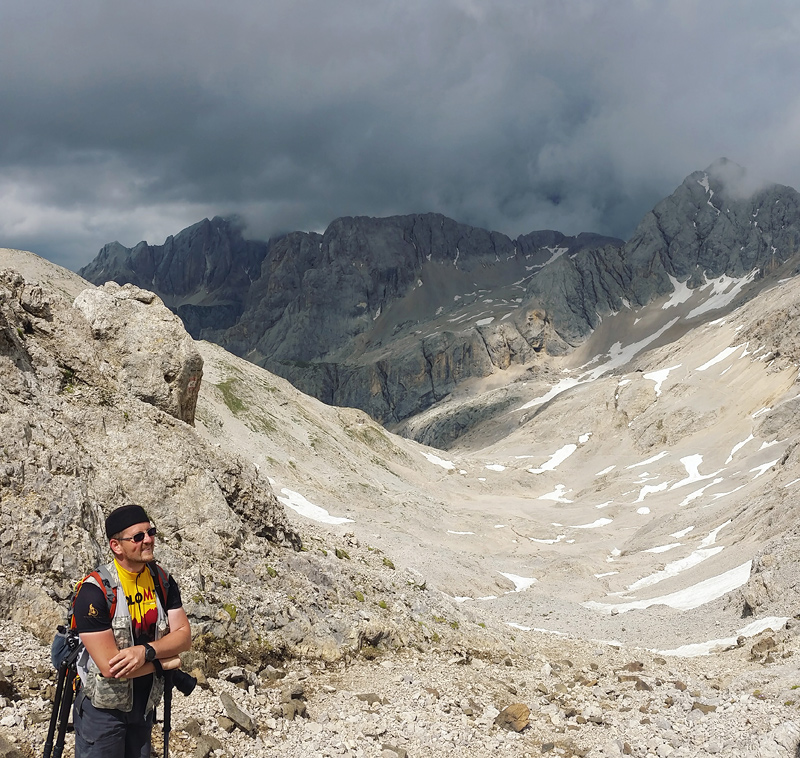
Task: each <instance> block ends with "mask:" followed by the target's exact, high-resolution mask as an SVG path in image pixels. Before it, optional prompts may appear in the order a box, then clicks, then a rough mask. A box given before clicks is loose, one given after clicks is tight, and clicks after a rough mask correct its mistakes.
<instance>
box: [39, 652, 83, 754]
mask: <svg viewBox="0 0 800 758" xmlns="http://www.w3.org/2000/svg"><path fill="white" fill-rule="evenodd" d="M66 644H67V646H68V649H69V653H68V654H67V656H66V657H65V658H64V660H63V661H61V663H60V664H59V666H58V682H57V684H56V694H55V697H54V698H53V712H52V714H51V715H50V726H49V727H48V729H47V739H46V740H45V743H44V758H51V756H53V758H60V756H61V753H62V752H63V751H64V739H65V735H66V732H67V721H68V720H69V708H70V705H72V697H73V687H74V683H75V674H76V671H75V661H76V659H77V658H78V653H79V647H78V641H77V639H72V638H69V639H68V640H67V643H66ZM65 692H67V693H68V695H67V697H66V700H65V699H64V693H65ZM65 703H66V707H64V705H65ZM57 727H58V738H57V739H56V743H55V745H56V750H55V752H53V737H54V736H55V733H56V728H57Z"/></svg>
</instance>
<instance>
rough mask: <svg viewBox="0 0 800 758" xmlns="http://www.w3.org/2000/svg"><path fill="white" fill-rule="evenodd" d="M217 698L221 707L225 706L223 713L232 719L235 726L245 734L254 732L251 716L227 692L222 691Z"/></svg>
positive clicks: (254, 727)
mask: <svg viewBox="0 0 800 758" xmlns="http://www.w3.org/2000/svg"><path fill="white" fill-rule="evenodd" d="M219 699H220V702H221V703H222V706H223V708H225V713H226V714H227V716H228V718H229V719H230V720H231V721H233V722H234V724H236V726H238V727H239V728H240V729H241V730H242V731H243V732H246V733H247V734H250V735H254V734H255V733H256V725H255V722H254V721H253V717H252V716H251V715H250V714H249V713H247V712H245V711H243V710H242V709H241V708H240V707H239V706H238V705H237V704H236V701H234V699H233V698H232V697H231V696H230V695H229V694H228V693H227V692H223V693H222V694H221V695H220V696H219Z"/></svg>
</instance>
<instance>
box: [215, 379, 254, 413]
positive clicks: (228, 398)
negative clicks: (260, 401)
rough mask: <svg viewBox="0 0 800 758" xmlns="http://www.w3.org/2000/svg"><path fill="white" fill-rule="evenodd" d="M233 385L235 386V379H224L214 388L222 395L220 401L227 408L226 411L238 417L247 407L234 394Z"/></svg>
mask: <svg viewBox="0 0 800 758" xmlns="http://www.w3.org/2000/svg"><path fill="white" fill-rule="evenodd" d="M234 384H236V379H226V380H225V381H224V382H220V383H219V384H217V385H215V386H216V388H217V389H218V390H219V391H220V392H221V393H222V399H223V400H224V402H225V405H227V406H228V410H229V411H230V412H231V413H232V414H233V415H234V416H238V415H239V414H240V413H243V412H244V411H245V410H246V408H247V406H246V405H245V404H244V402H243V401H242V399H241V398H240V397H239V396H238V395H237V394H236V393H235V392H234V390H233V386H234Z"/></svg>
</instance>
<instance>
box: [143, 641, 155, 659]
mask: <svg viewBox="0 0 800 758" xmlns="http://www.w3.org/2000/svg"><path fill="white" fill-rule="evenodd" d="M155 658H156V651H155V648H153V647H151V646H150V645H145V646H144V659H145V660H146V661H147V662H148V663H152V662H153V661H154V660H155Z"/></svg>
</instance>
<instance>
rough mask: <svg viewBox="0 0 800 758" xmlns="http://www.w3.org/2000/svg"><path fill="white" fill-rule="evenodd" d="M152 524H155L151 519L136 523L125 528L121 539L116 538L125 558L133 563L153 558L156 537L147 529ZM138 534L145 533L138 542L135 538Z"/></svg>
mask: <svg viewBox="0 0 800 758" xmlns="http://www.w3.org/2000/svg"><path fill="white" fill-rule="evenodd" d="M152 526H153V525H152V524H151V523H150V522H149V521H143V522H142V523H141V524H134V525H133V526H129V527H128V528H127V529H125V531H123V532H122V534H120V536H119V539H117V540H115V542H116V543H117V544H118V545H119V547H120V550H121V551H122V555H123V558H124V559H125V560H127V561H129V562H131V563H149V562H150V561H152V560H153V558H154V555H153V547H154V545H155V542H156V538H155V537H151V536H150V535H149V534H148V533H147V530H148V529H150V528H151V527H152ZM137 534H144V539H143V540H142V541H141V542H136V541H135V540H134V539H133V537H134V536H135V535H137Z"/></svg>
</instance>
